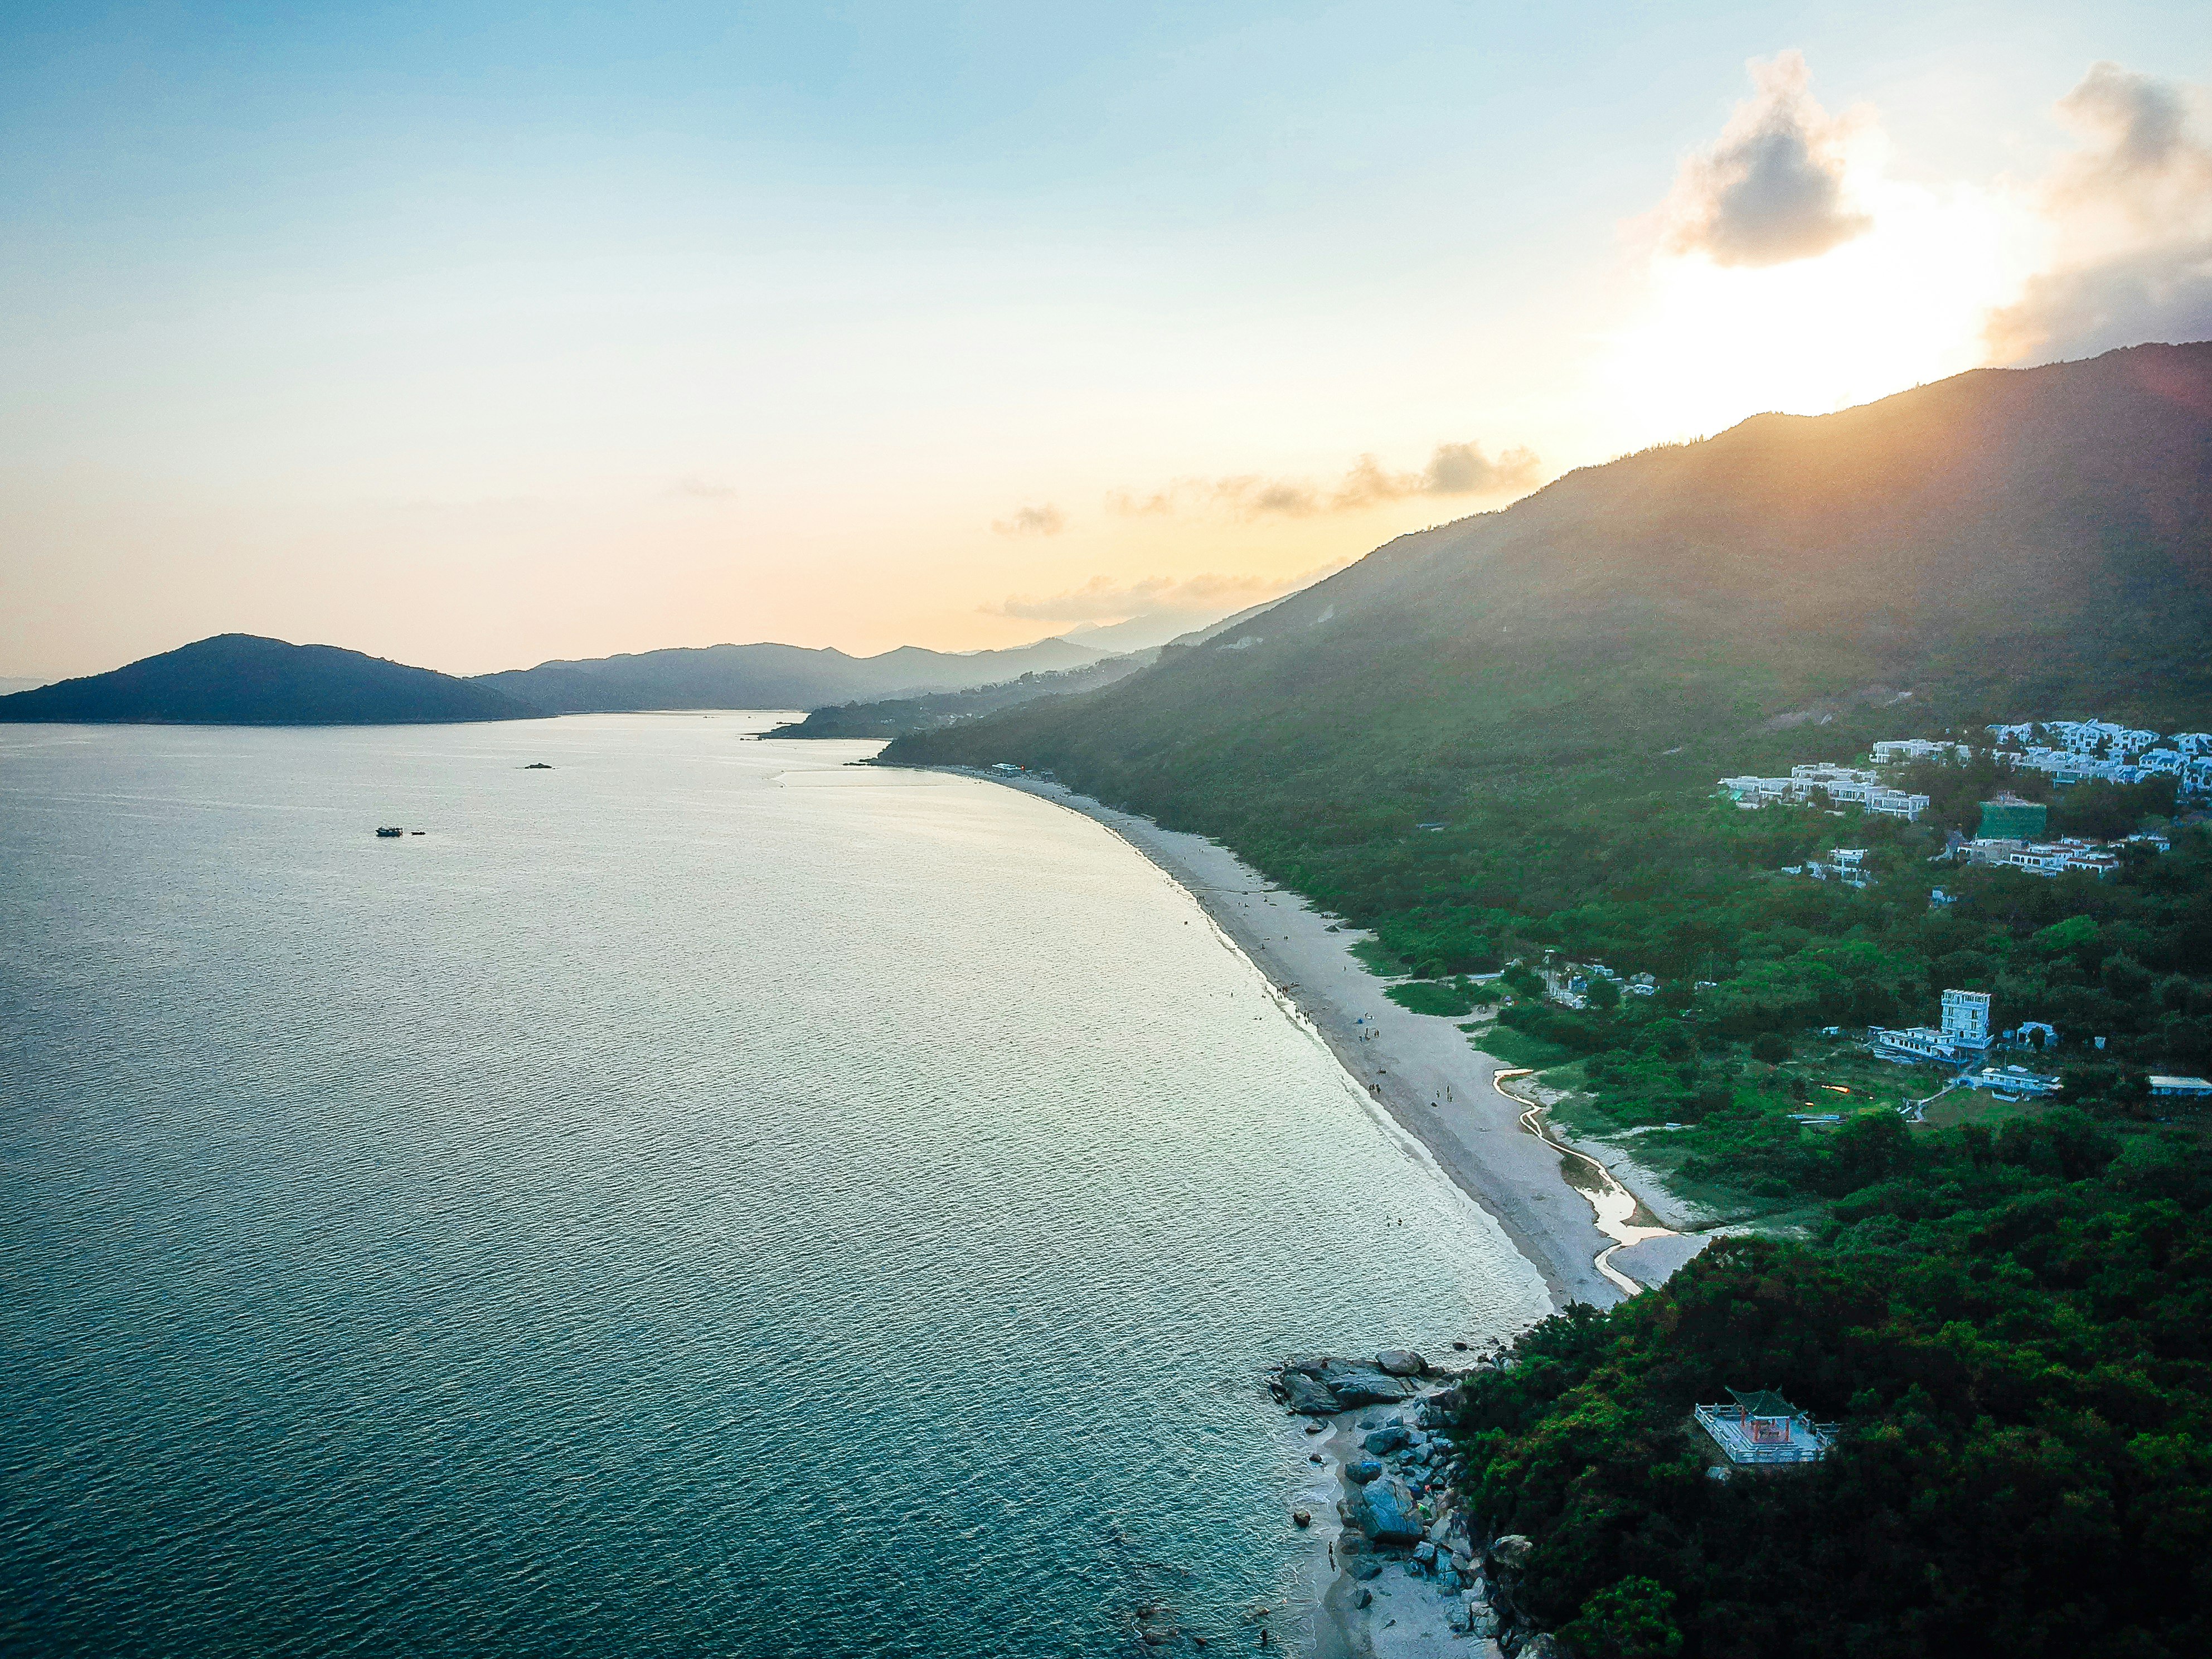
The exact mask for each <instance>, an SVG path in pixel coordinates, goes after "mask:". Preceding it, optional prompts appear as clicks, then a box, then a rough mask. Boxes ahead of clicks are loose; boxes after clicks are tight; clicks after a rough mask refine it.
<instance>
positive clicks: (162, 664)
mask: <svg viewBox="0 0 2212 1659" xmlns="http://www.w3.org/2000/svg"><path fill="white" fill-rule="evenodd" d="M543 713H544V711H543V710H542V709H538V708H533V707H532V706H531V705H530V704H528V703H526V702H521V701H520V700H519V699H517V698H515V697H513V696H508V695H507V693H505V692H503V691H499V690H494V689H492V688H490V687H488V686H483V685H478V684H475V683H474V682H473V681H470V680H464V679H456V678H453V676H452V675H450V674H441V673H438V672H436V671H435V670H432V669H428V668H410V667H408V666H407V665H405V664H404V663H396V662H386V660H385V659H382V658H381V657H368V656H363V655H362V653H360V652H358V651H345V650H341V649H340V648H339V647H337V646H334V645H289V644H287V643H285V641H283V640H267V639H262V638H260V637H258V635H252V634H218V635H215V636H214V637H213V638H211V639H204V640H200V641H196V642H195V643H193V644H191V645H185V646H179V647H178V648H177V649H176V650H174V651H165V652H163V653H161V655H160V656H157V657H147V658H144V659H141V660H140V661H137V662H134V663H131V664H129V665H126V666H125V667H122V668H118V669H115V670H113V671H112V672H109V673H106V674H94V675H92V676H90V677H88V678H84V679H76V680H62V681H60V682H58V683H57V684H52V685H42V686H40V687H38V688H37V689H35V690H29V691H18V692H16V693H15V695H14V696H7V697H0V720H56V721H64V720H65V721H83V722H94V723H114V722H140V723H156V724H165V725H187V726H384V725H404V724H413V723H417V722H424V721H453V720H532V719H536V718H539V717H541V716H542V714H543Z"/></svg>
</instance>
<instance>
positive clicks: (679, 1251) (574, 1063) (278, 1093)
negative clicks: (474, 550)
mask: <svg viewBox="0 0 2212 1659" xmlns="http://www.w3.org/2000/svg"><path fill="white" fill-rule="evenodd" d="M768 723H769V722H768V721H767V720H765V719H763V717H757V716H744V715H738V716H720V717H714V718H700V717H696V716H691V717H673V716H665V717H656V716H615V717H598V718H585V719H571V720H559V721H548V722H536V723H529V724H520V725H507V726H466V727H441V728H423V729H407V728H385V729H377V730H369V731H350V732H327V731H325V732H256V731H205V730H165V729H158V728H120V729H99V728H84V727H0V1121H4V1125H5V1137H4V1164H0V1196H4V1201H5V1218H6V1219H5V1232H4V1237H0V1366H4V1369H5V1375H6V1389H5V1396H4V1406H0V1412H4V1431H0V1432H4V1440H0V1646H5V1647H6V1648H8V1649H9V1650H12V1651H18V1652H48V1651H53V1652H60V1651H82V1652H93V1651H98V1652H102V1653H115V1654H156V1653H162V1654H179V1653H215V1652H225V1651H230V1652H256V1653H293V1654H310V1653H315V1654H319V1653H327V1652H332V1651H346V1650H353V1651H362V1652H375V1653H403V1652H416V1653H449V1652H459V1651H472V1652H498V1653H501V1654H569V1653H573V1654H591V1655H606V1654H623V1655H635V1654H648V1653H684V1654H691V1653H701V1654H713V1653H724V1654H745V1655H753V1654H758V1655H790V1654H800V1653H804V1654H809V1655H842V1654H931V1655H958V1656H970V1655H1000V1654H1003V1655H1053V1654H1075V1653H1103V1652H1112V1651H1116V1650H1125V1649H1126V1648H1127V1645H1128V1644H1129V1640H1130V1637H1129V1630H1130V1626H1129V1622H1128V1620H1129V1616H1130V1613H1131V1612H1132V1610H1133V1607H1134V1606H1135V1604H1136V1603H1137V1602H1139V1601H1141V1600H1144V1599H1147V1598H1149V1597H1152V1596H1159V1597H1162V1598H1164V1599H1165V1600H1166V1601H1169V1602H1170V1604H1172V1605H1173V1606H1175V1607H1176V1608H1177V1609H1178V1610H1179V1611H1180V1612H1181V1613H1182V1615H1183V1617H1184V1620H1186V1622H1187V1623H1188V1625H1190V1626H1192V1627H1193V1628H1195V1629H1198V1630H1200V1631H1202V1632H1212V1634H1213V1635H1214V1637H1215V1638H1217V1641H1218V1640H1220V1639H1223V1638H1228V1639H1229V1641H1230V1646H1231V1650H1232V1651H1235V1650H1242V1649H1243V1647H1244V1646H1246V1645H1248V1644H1249V1642H1250V1641H1251V1639H1252V1638H1251V1632H1250V1629H1249V1626H1240V1625H1239V1623H1238V1620H1239V1619H1240V1617H1241V1615H1243V1613H1245V1612H1246V1611H1247V1610H1248V1609H1249V1608H1250V1607H1252V1606H1254V1605H1255V1604H1256V1603H1261V1602H1265V1601H1273V1602H1276V1603H1280V1602H1281V1601H1283V1600H1284V1599H1285V1597H1286V1596H1294V1595H1296V1594H1297V1589H1298V1580H1299V1577H1300V1574H1301V1571H1303V1570H1304V1566H1305V1564H1306V1562H1307V1560H1308V1553H1307V1552H1304V1551H1302V1550H1301V1549H1300V1547H1299V1546H1298V1543H1297V1537H1296V1535H1295V1534H1293V1533H1292V1532H1291V1529H1290V1528H1288V1526H1287V1525H1286V1523H1285V1510H1286V1508H1287V1507H1288V1504H1289V1501H1290V1499H1291V1494H1292V1493H1293V1492H1295V1490H1296V1489H1297V1486H1298V1483H1299V1482H1301V1481H1302V1480H1306V1479H1307V1478H1308V1476H1309V1474H1310V1471H1309V1468H1308V1466H1307V1464H1306V1463H1305V1461H1304V1453H1305V1449H1306V1448H1305V1445H1304V1442H1303V1440H1302V1438H1301V1437H1298V1436H1297V1435H1296V1434H1295V1433H1293V1432H1290V1431H1288V1428H1287V1426H1286V1424H1285V1419H1284V1418H1283V1417H1282V1416H1281V1415H1280V1414H1279V1413H1278V1412H1277V1411H1276V1410H1274V1409H1273V1407H1271V1406H1270V1405H1269V1403H1268V1402H1267V1399H1266V1397H1265V1395H1264V1394H1263V1392H1262V1390H1261V1387H1260V1383H1259V1373H1260V1370H1261V1367H1262V1366H1263V1365H1264V1364H1265V1363H1266V1362H1267V1360H1269V1359H1270V1358H1273V1357H1275V1356H1278V1355H1280V1354H1282V1353H1284V1352H1286V1351H1291V1350H1297V1349H1311V1348H1336V1349H1339V1350H1352V1351H1359V1350H1369V1351H1371V1350H1372V1349H1373V1348H1375V1347H1376V1346H1382V1345H1383V1344H1386V1343H1389V1344H1396V1343H1405V1342H1412V1343H1427V1344H1432V1345H1434V1344H1443V1343H1446V1342H1448V1341H1449V1340H1450V1339H1452V1338H1454V1337H1462V1338H1465V1337H1469V1336H1474V1335H1480V1334H1485V1333H1489V1332H1493V1331H1502V1330H1504V1329H1507V1328H1510V1327H1513V1326H1515V1325H1516V1324H1518V1323H1519V1322H1522V1321H1524V1320H1526V1319H1528V1318H1529V1317H1531V1316H1534V1315H1535V1314H1536V1313H1538V1312H1539V1311H1541V1306H1542V1298H1541V1287H1540V1286H1539V1285H1538V1283H1537V1280H1536V1279H1535V1276H1534V1273H1532V1272H1531V1271H1530V1270H1529V1269H1528V1267H1526V1266H1525V1265H1524V1264H1522V1262H1521V1261H1520V1260H1519V1259H1518V1258H1517V1257H1516V1256H1515V1255H1512V1254H1511V1252H1510V1249H1508V1248H1507V1247H1506V1246H1505V1244H1504V1242H1503V1240H1502V1238H1501V1237H1499V1235H1498V1231H1497V1230H1496V1229H1495V1228H1494V1227H1492V1226H1491V1225H1489V1224H1488V1223H1487V1222H1486V1220H1485V1219H1484V1218H1482V1217H1480V1215H1479V1214H1477V1213H1476V1212H1474V1211H1473V1210H1472V1209H1471V1207H1470V1206H1468V1205H1467V1204H1466V1203H1464V1202H1463V1201H1462V1200H1459V1199H1458V1198H1457V1197H1456V1196H1455V1194H1453V1193H1452V1192H1451V1191H1450V1190H1449V1188H1445V1187H1444V1186H1443V1184H1442V1183H1441V1182H1438V1181H1437V1179H1436V1178H1435V1177H1433V1176H1431V1175H1430V1174H1429V1173H1427V1172H1426V1170H1425V1168H1424V1167H1423V1166H1422V1165H1421V1164H1419V1162H1418V1161H1417V1159H1416V1158H1415V1156H1414V1155H1413V1154H1412V1153H1411V1152H1409V1150H1408V1149H1407V1148H1406V1147H1405V1146H1403V1145H1402V1144H1401V1141H1400V1140H1399V1139H1397V1138H1396V1137H1395V1134H1394V1133H1392V1132H1391V1131H1389V1130H1388V1129H1387V1128H1386V1127H1383V1126H1382V1125H1380V1124H1378V1123H1377V1122H1376V1120H1375V1119H1374V1118H1373V1117H1372V1116H1370V1114H1369V1112H1368V1110H1367V1109H1366V1107H1365V1105H1364V1103H1363V1102H1362V1101H1361V1100H1360V1098H1359V1097H1358V1093H1357V1091H1356V1090H1354V1089H1353V1088H1352V1087H1351V1086H1350V1085H1347V1084H1346V1082H1345V1080H1344V1079H1342V1077H1341V1076H1340V1073H1339V1072H1338V1070H1337V1068H1336V1066H1335V1065H1334V1062H1333V1061H1332V1060H1331V1059H1330V1058H1329V1056H1328V1054H1327V1053H1326V1052H1325V1051H1324V1050H1323V1049H1322V1048H1320V1047H1319V1045H1318V1044H1317V1042H1316V1041H1314V1040H1313V1039H1312V1038H1310V1036H1307V1035H1306V1034H1304V1032H1303V1031H1302V1030H1299V1029H1298V1028H1297V1026H1295V1025H1294V1024H1291V1022H1290V1021H1288V1020H1287V1019H1286V1018H1284V1017H1283V1016H1282V1015H1281V1014H1280V1013H1279V1012H1277V1011H1275V1010H1274V1009H1273V1006H1271V1005H1270V1004H1269V1003H1268V1002H1267V1000H1266V999H1265V997H1264V995H1263V994H1262V987H1261V981H1260V980H1259V978H1258V976H1257V975H1256V974H1255V971H1254V970H1253V969H1251V968H1250V967H1249V965H1248V964H1246V963H1244V962H1243V959H1242V958H1240V957H1237V956H1235V955H1233V954H1232V953H1231V952H1230V951H1227V950H1226V949H1225V947H1224V946H1223V945H1222V944H1221V943H1220V942H1219V941H1218V939H1217V938H1216V937H1215V935H1214V934H1213V933H1212V931H1211V930H1210V929H1209V928H1208V927H1206V923H1205V921H1204V919H1203V918H1202V917H1201V916H1200V915H1199V913H1198V912H1197V910H1196V908H1195V907H1194V905H1193V904H1192V903H1191V902H1190V901H1189V900H1188V898H1187V897H1186V896H1183V895H1182V893H1181V892H1180V891H1179V890H1177V889H1176V888H1175V887H1174V886H1173V885H1172V884H1170V883H1169V882H1168V881H1167V880H1166V879H1165V878H1164V877H1163V876H1161V875H1160V874H1159V873H1158V872H1156V871H1154V870H1153V869H1152V866H1150V865H1148V864H1146V862H1145V861H1144V860H1141V859H1140V858H1139V856H1138V855H1137V854H1135V853H1133V851H1131V850H1130V849H1128V848H1126V847H1124V846H1123V845H1122V844H1121V843H1120V842H1117V841H1115V840H1114V839H1113V838H1112V837H1111V836H1109V835H1107V834H1106V833H1105V832H1104V831H1103V830H1102V829H1098V828H1097V827H1096V826H1093V825H1091V824H1090V823H1086V822H1085V821H1083V820H1080V819H1078V818H1076V817H1072V816H1070V815H1069V814H1067V813H1066V812H1063V811H1060V810H1058V809H1055V808H1054V807H1052V806H1049V805H1046V804H1044V803H1042V802H1040V801H1036V800H1034V799H1029V798H1027V797H1024V796H1021V795H1018V794H1016V793H1013V792H1011V791H1007V790H1001V789H997V788H994V787H991V786H988V785H985V784H980V783H975V782H970V781H965V780H957V779H951V778H944V777H938V776H932V775H914V774H900V773H890V772H873V771H869V770H865V769H858V770H856V769H844V768H843V763H845V762H847V761H848V760H851V759H853V758H854V757H857V756H859V755H860V754H862V753H865V752H866V749H865V748H864V747H862V746H857V745H849V744H832V745H823V744H776V743H761V742H756V741H750V740H748V737H747V734H748V733H750V732H754V731H757V730H759V729H761V728H762V727H763V726H765V725H766V724H768ZM538 760H543V761H546V762H549V763H551V765H552V766H553V768H554V769H553V770H551V771H529V770H524V769H523V768H524V767H525V765H526V763H530V762H532V761H538ZM378 823H397V824H404V825H405V826H407V827H409V828H410V829H413V828H420V829H424V830H426V831H427V832H428V833H427V834H425V835H423V836H409V837H407V838H405V839H404V840H401V841H398V842H391V841H380V840H377V839H375V838H374V837H373V836H372V835H371V833H370V831H371V829H372V828H373V827H374V825H376V824H378Z"/></svg>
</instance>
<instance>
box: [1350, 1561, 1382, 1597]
mask: <svg viewBox="0 0 2212 1659" xmlns="http://www.w3.org/2000/svg"><path fill="white" fill-rule="evenodd" d="M1376 1571H1377V1572H1380V1571H1382V1569H1381V1568H1380V1567H1377V1568H1376ZM1374 1600H1375V1592H1374V1591H1373V1590H1371V1589H1368V1588H1367V1586H1366V1585H1364V1584H1361V1585H1358V1586H1357V1587H1355V1588H1354V1589H1353V1590H1352V1606H1353V1607H1366V1606H1367V1605H1368V1604H1369V1603H1370V1602H1371V1601H1374Z"/></svg>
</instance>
